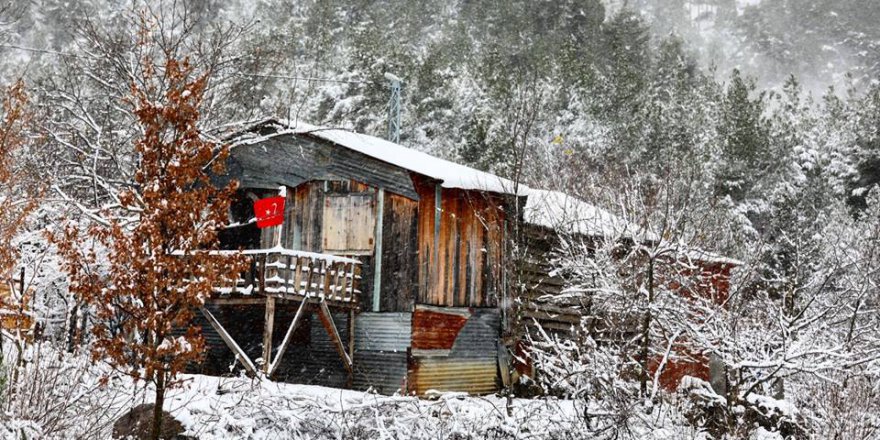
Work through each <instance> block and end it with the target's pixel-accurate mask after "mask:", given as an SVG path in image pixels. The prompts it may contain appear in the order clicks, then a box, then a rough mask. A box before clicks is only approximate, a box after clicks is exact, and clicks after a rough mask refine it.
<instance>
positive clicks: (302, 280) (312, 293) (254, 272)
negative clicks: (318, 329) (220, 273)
mask: <svg viewBox="0 0 880 440" xmlns="http://www.w3.org/2000/svg"><path fill="white" fill-rule="evenodd" d="M218 252H222V253H234V252H236V251H218ZM241 253H242V254H244V255H245V256H247V258H248V259H249V262H250V264H249V267H248V269H247V270H245V271H244V273H243V274H242V275H241V276H239V278H238V279H237V280H236V283H235V285H233V286H218V287H217V288H216V289H215V290H216V292H217V293H218V294H219V295H220V296H221V297H222V296H247V295H255V294H259V295H276V296H282V297H283V296H296V297H301V298H305V299H309V298H314V299H321V300H326V301H332V302H345V303H351V304H355V303H356V302H357V297H358V294H359V293H360V291H359V290H358V283H359V280H360V278H361V277H360V262H359V261H358V260H355V259H352V258H346V257H339V256H335V255H328V254H319V253H314V252H304V251H293V250H290V249H284V248H281V247H275V248H271V249H252V250H245V251H241Z"/></svg>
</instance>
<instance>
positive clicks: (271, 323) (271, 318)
mask: <svg viewBox="0 0 880 440" xmlns="http://www.w3.org/2000/svg"><path fill="white" fill-rule="evenodd" d="M274 331H275V297H273V296H267V297H266V317H265V320H264V325H263V372H265V373H268V372H269V364H271V363H272V336H273V335H274Z"/></svg>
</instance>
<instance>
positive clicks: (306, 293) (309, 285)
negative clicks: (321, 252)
mask: <svg viewBox="0 0 880 440" xmlns="http://www.w3.org/2000/svg"><path fill="white" fill-rule="evenodd" d="M314 269H315V259H314V258H309V272H308V273H307V274H306V287H305V290H304V292H303V296H305V297H306V298H308V296H309V291H310V290H312V271H314Z"/></svg>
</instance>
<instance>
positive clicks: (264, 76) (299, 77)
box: [238, 73, 378, 84]
mask: <svg viewBox="0 0 880 440" xmlns="http://www.w3.org/2000/svg"><path fill="white" fill-rule="evenodd" d="M238 75H239V76H250V77H256V78H277V79H291V80H296V81H315V82H332V83H343V84H376V83H378V81H363V80H344V79H332V78H318V77H315V76H310V77H304V76H288V75H268V74H259V73H239V74H238Z"/></svg>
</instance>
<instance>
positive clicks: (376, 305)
mask: <svg viewBox="0 0 880 440" xmlns="http://www.w3.org/2000/svg"><path fill="white" fill-rule="evenodd" d="M384 216H385V190H384V189H382V188H379V191H378V193H377V194H376V234H375V235H376V241H375V242H376V249H375V250H374V256H373V261H374V263H373V269H374V272H373V311H374V312H378V311H379V310H380V295H381V292H382V223H383V220H382V218H383V217H384Z"/></svg>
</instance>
